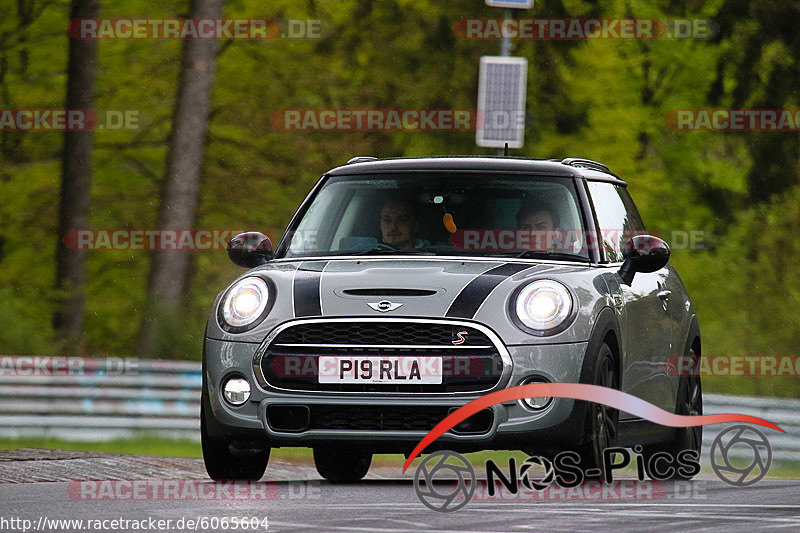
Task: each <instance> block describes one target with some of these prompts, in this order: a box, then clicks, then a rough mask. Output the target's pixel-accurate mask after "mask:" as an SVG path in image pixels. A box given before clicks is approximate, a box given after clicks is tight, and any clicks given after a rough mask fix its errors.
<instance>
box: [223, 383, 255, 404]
mask: <svg viewBox="0 0 800 533" xmlns="http://www.w3.org/2000/svg"><path fill="white" fill-rule="evenodd" d="M222 391H223V394H224V396H225V399H226V400H227V401H228V403H229V404H231V405H242V404H243V403H244V402H246V401H247V400H249V399H250V382H248V381H247V380H246V379H244V378H230V379H229V380H228V381H226V382H225V386H224V387H223V388H222Z"/></svg>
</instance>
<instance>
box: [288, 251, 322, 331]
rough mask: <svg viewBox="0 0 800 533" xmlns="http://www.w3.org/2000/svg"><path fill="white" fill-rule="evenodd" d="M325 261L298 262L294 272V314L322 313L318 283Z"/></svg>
mask: <svg viewBox="0 0 800 533" xmlns="http://www.w3.org/2000/svg"><path fill="white" fill-rule="evenodd" d="M327 264H328V262H327V261H306V262H303V263H300V267H298V269H297V271H296V272H295V273H294V286H293V287H292V291H293V297H294V316H296V317H301V316H320V315H322V302H321V300H320V294H319V284H320V279H321V278H322V270H323V269H324V268H325V266H326V265H327Z"/></svg>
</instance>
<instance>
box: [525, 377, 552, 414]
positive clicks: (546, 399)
mask: <svg viewBox="0 0 800 533" xmlns="http://www.w3.org/2000/svg"><path fill="white" fill-rule="evenodd" d="M536 383H550V382H549V381H547V380H546V379H544V378H540V377H533V378H528V379H526V380H525V381H523V382H522V383H521V384H522V385H535V384H536ZM551 401H553V398H551V397H550V396H535V397H533V398H523V399H522V403H524V404H525V406H526V407H528V408H530V409H533V410H534V411H541V410H542V409H544V408H545V407H547V406H548V405H550V402H551Z"/></svg>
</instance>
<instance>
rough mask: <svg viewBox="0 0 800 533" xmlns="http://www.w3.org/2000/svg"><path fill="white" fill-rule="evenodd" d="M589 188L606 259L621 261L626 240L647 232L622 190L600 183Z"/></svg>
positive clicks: (592, 183) (612, 185)
mask: <svg viewBox="0 0 800 533" xmlns="http://www.w3.org/2000/svg"><path fill="white" fill-rule="evenodd" d="M588 185H589V193H590V195H591V197H592V204H593V205H594V210H595V213H596V215H597V224H598V226H599V228H600V233H601V238H602V246H603V250H604V251H605V256H606V260H607V261H609V262H611V263H617V262H620V261H623V256H622V251H623V247H624V246H625V243H626V242H627V241H628V239H630V238H631V237H633V236H634V235H643V234H645V233H647V232H646V231H645V227H644V223H643V222H642V218H641V216H640V215H639V211H638V210H637V209H636V205H635V204H634V203H633V199H632V198H631V196H630V193H628V191H627V189H625V188H624V187H621V186H619V185H614V184H613V183H608V182H602V181H590V182H588Z"/></svg>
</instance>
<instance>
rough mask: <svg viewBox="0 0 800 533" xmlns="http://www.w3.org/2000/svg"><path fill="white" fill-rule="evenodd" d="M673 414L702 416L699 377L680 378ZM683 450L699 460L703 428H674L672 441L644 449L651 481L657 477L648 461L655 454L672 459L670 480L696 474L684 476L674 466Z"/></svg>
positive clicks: (701, 390) (676, 465) (701, 389)
mask: <svg viewBox="0 0 800 533" xmlns="http://www.w3.org/2000/svg"><path fill="white" fill-rule="evenodd" d="M688 352H689V353H688V354H687V356H688V357H695V358H696V357H698V356H697V354H695V351H694V349H690V350H688ZM691 368H695V369H697V368H699V366H698V365H696V364H695V365H693V366H692V367H691ZM675 414H679V415H692V416H694V415H702V414H703V387H702V384H701V382H700V376H699V375H691V376H682V377H681V378H680V381H679V383H678V396H677V399H676V403H675ZM685 450H691V451H693V452H695V453H696V454H697V459H698V460H699V459H700V454H701V453H702V451H703V426H693V427H688V428H676V430H675V437H674V438H673V439H672V441H670V442H668V443H665V444H662V445H660V446H651V447H648V448H646V449H645V452H644V463H645V471H646V472H647V475H648V476H649V477H650V478H652V479H658V477H657V476H654V475H653V472H650V470H649V459H650V457H651V456H652V455H653V454H654V453H656V452H667V453H668V454H669V455H670V456H671V457H672V458H673V464H671V465H670V466H673V467H675V473H674V474H673V476H672V477H671V478H670V479H675V480H690V479H692V478H693V477H694V476H695V475H696V474H695V475H691V476H687V475H685V474H684V472H682V471H680V470H679V469H678V468H677V467H678V466H679V465H678V464H675V461H674V459H675V458H677V456H678V453H680V452H683V451H685ZM662 463H663V461H662Z"/></svg>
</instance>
